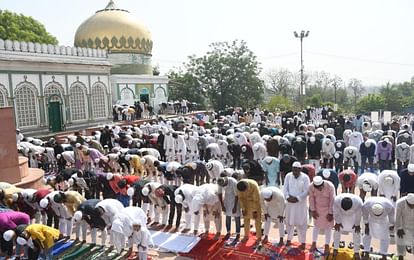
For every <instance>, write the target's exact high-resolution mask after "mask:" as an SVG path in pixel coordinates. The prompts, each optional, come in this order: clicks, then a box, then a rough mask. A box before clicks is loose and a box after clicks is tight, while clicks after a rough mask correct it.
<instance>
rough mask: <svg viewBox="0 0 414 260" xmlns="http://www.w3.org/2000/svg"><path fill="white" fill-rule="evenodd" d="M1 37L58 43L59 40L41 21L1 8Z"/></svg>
mask: <svg viewBox="0 0 414 260" xmlns="http://www.w3.org/2000/svg"><path fill="white" fill-rule="evenodd" d="M0 39H4V40H13V41H14V40H15V41H25V42H39V43H46V44H53V45H56V44H58V40H57V39H56V38H55V37H54V36H52V35H51V34H49V33H48V32H47V31H46V29H45V27H44V26H43V24H41V23H40V22H39V21H37V20H35V19H33V18H32V17H30V16H24V15H22V14H20V15H19V14H16V13H12V12H10V11H4V10H3V11H2V10H0Z"/></svg>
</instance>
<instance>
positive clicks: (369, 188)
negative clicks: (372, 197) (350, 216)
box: [362, 183, 372, 192]
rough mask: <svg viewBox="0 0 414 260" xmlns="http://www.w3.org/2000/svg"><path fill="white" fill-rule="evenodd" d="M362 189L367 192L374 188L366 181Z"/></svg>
mask: <svg viewBox="0 0 414 260" xmlns="http://www.w3.org/2000/svg"><path fill="white" fill-rule="evenodd" d="M362 189H363V190H364V191H365V192H371V190H372V186H371V184H369V183H364V184H362Z"/></svg>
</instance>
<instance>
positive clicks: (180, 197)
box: [174, 194, 184, 204]
mask: <svg viewBox="0 0 414 260" xmlns="http://www.w3.org/2000/svg"><path fill="white" fill-rule="evenodd" d="M174 200H175V203H177V204H182V203H183V200H184V198H183V196H182V195H180V194H177V195H176V196H175V198H174Z"/></svg>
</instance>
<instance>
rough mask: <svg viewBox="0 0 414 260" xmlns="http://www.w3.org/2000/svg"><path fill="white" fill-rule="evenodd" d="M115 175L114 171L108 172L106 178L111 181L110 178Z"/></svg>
mask: <svg viewBox="0 0 414 260" xmlns="http://www.w3.org/2000/svg"><path fill="white" fill-rule="evenodd" d="M113 177H114V174H113V173H112V172H108V173H107V174H106V179H107V180H108V181H110V180H112V178H113Z"/></svg>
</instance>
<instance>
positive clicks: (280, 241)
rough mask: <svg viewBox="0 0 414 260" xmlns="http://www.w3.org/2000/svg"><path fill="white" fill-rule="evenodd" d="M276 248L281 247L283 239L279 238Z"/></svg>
mask: <svg viewBox="0 0 414 260" xmlns="http://www.w3.org/2000/svg"><path fill="white" fill-rule="evenodd" d="M277 246H278V247H281V246H283V237H281V238H280V240H279V244H278V245H277Z"/></svg>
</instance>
